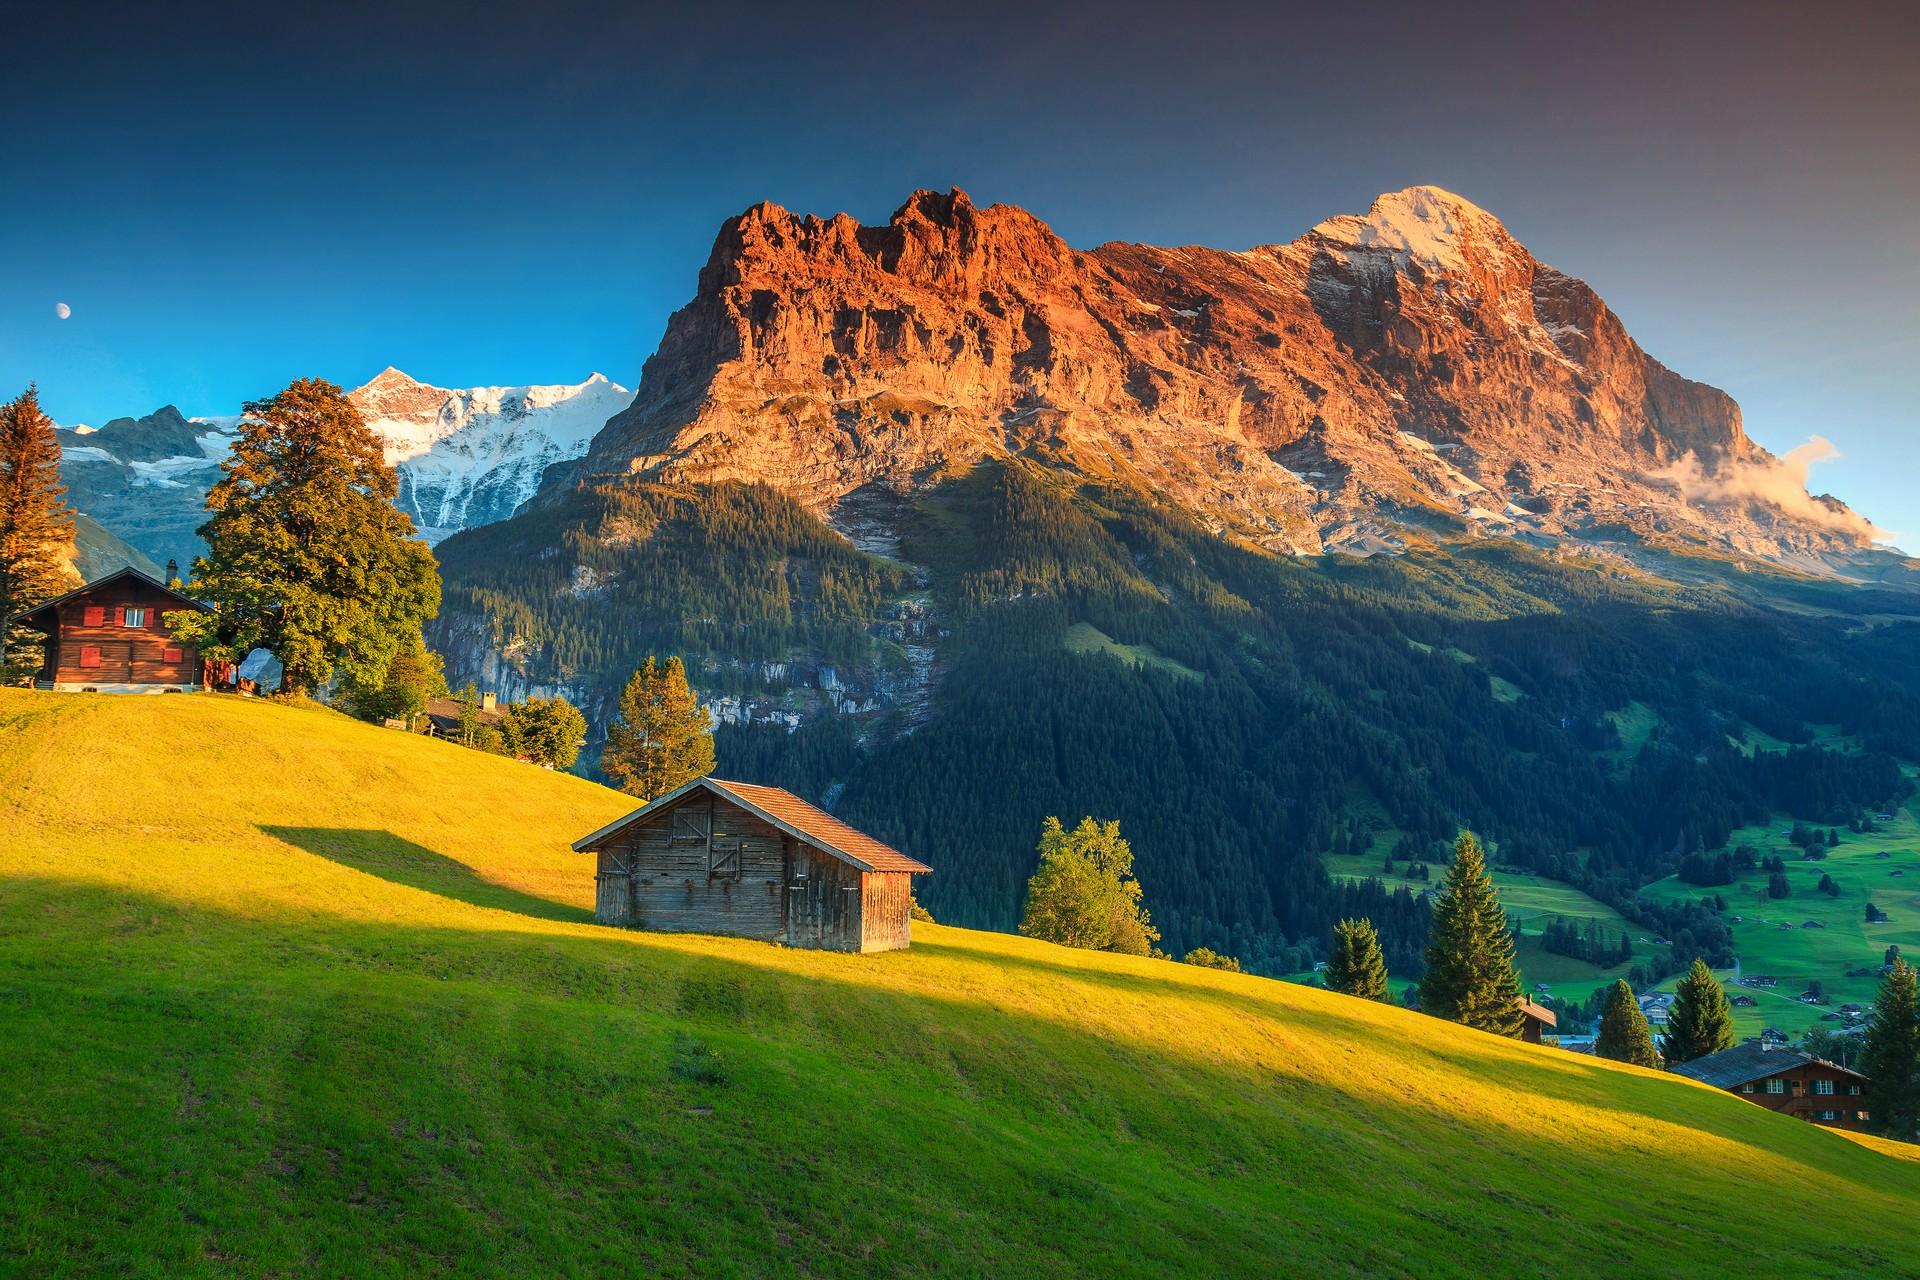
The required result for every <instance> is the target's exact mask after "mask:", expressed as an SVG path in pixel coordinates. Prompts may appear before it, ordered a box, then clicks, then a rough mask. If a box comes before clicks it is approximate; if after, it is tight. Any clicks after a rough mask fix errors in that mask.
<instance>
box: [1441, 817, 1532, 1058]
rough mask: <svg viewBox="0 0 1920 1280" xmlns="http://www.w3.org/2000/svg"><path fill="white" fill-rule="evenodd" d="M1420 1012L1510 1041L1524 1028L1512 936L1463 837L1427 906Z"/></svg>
mask: <svg viewBox="0 0 1920 1280" xmlns="http://www.w3.org/2000/svg"><path fill="white" fill-rule="evenodd" d="M1420 1008H1421V1009H1422V1010H1424V1011H1425V1012H1427V1013H1431V1014H1434V1015H1435V1016H1437V1017H1441V1018H1446V1019H1449V1020H1450V1021H1453V1022H1464V1023H1465V1024H1466V1025H1468V1026H1470V1027H1478V1028H1480V1030H1482V1031H1491V1032H1493V1033H1495V1034H1496V1035H1503V1036H1518V1035H1519V1034H1520V1032H1521V1030H1522V1028H1523V1026H1524V1025H1525V1019H1524V1017H1523V1016H1522V1014H1521V1012H1520V974H1519V972H1518V971H1517V970H1516V969H1515V968H1514V966H1513V935H1512V934H1511V933H1510V932H1509V931H1508V929H1507V916H1506V912H1505V911H1504V910H1503V909H1502V908H1501V906H1500V894H1499V893H1498V892H1497V891H1496V890H1495V889H1494V887H1493V877H1492V876H1491V875H1489V874H1488V872H1487V862H1486V856H1485V855H1484V854H1483V853H1482V852H1481V850H1480V840H1479V838H1478V837H1477V836H1475V835H1474V834H1473V832H1471V831H1462V832H1461V833H1460V835H1459V838H1458V839H1456V840H1455V841H1454V844H1453V866H1452V867H1451V868H1449V869H1448V871H1447V879H1446V883H1445V885H1444V886H1442V888H1441V890H1440V900H1439V901H1438V902H1436V903H1435V904H1434V908H1433V928H1432V931H1431V933H1430V934H1429V935H1428V941H1427V972H1426V976H1425V977H1423V978H1421V979H1420Z"/></svg>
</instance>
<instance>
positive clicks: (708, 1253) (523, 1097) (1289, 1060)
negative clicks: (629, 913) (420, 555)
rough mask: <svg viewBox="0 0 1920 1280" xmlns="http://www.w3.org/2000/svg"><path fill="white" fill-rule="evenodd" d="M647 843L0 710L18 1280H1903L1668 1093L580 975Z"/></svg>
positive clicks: (695, 974) (618, 803) (650, 977)
mask: <svg viewBox="0 0 1920 1280" xmlns="http://www.w3.org/2000/svg"><path fill="white" fill-rule="evenodd" d="M628 807H629V801H628V800H627V799H626V798H624V797H621V796H618V795H615V794H613V793H611V792H608V791H605V790H603V789H601V788H599V787H597V786H594V785H592V784H590V783H587V782H583V781H581V780H579V779H576V778H571V777H567V776H564V775H557V774H552V773H546V772H543V771H540V770H538V769H535V768H532V767H530V766H524V765H518V764H515V763H513V762H510V761H506V760H502V759H499V758H496V757H491V756H485V755H481V754H478V753H474V752H469V751H465V750H463V749H461V748H459V747H456V746H452V745H448V744H445V743H438V742H431V741H427V740H424V739H421V738H417V737H410V736H407V735H404V734H400V733H395V732H391V731H387V730H382V729H377V728H372V727H369V726H365V725H361V724H357V723H354V722H352V721H349V720H347V719H345V718H343V717H340V716H337V715H335V714H333V713H331V712H327V711H324V710H320V709H315V708H297V707H285V706H276V705H271V704H266V703H259V702H251V701H244V700H238V699H229V698H219V697H212V696H204V695H201V696H188V697H166V698H112V697H107V698H101V697H87V696H81V695H52V694H31V693H22V692H16V691H0V1030H3V1031H4V1037H5V1038H4V1046H5V1050H6V1051H5V1052H4V1053H0V1273H4V1274H17V1275H23V1276H35V1277H43V1276H44V1277H60V1276H80V1275H112V1276H145V1277H180V1276H199V1275H220V1276H226V1275H234V1276H256V1275H258V1276H264V1275H285V1276H294V1275H298V1276H327V1277H344V1276H361V1275H368V1276H395V1277H399V1276H418V1275H424V1274H460V1275H475V1276H479V1275H497V1276H535V1275H537V1276H588V1275H602V1274H639V1275H660V1276H692V1275H700V1276H749V1275H773V1276H860V1277H882V1276H895V1275H916V1274H925V1275H955V1276H996V1277H998V1276H1041V1275H1061V1276H1103V1277H1104V1276H1133V1275H1139V1276H1165V1275H1189V1276H1262V1277H1266V1276H1273V1275H1301V1276H1332V1275H1368V1276H1407V1277H1443V1276H1473V1277H1484V1276H1488V1275H1523V1274H1524V1275H1542V1276H1544V1275H1553V1276H1589V1275H1590V1276H1617V1275H1717V1274H1733V1273H1737V1274H1740V1275H1743V1276H1793V1277H1805V1276H1809V1275H1818V1276H1845V1275H1861V1276H1865V1275H1874V1276H1893V1275H1913V1274H1916V1273H1920V1247H1917V1246H1916V1244H1915V1238H1914V1234H1913V1228H1912V1223H1913V1220H1914V1215H1915V1213H1916V1211H1920V1163H1915V1162H1913V1161H1911V1160H1908V1159H1905V1158H1897V1157H1895V1156H1890V1155H1889V1154H1888V1153H1887V1152H1885V1151H1883V1150H1882V1149H1880V1144H1873V1143H1862V1142H1855V1141H1850V1140H1849V1139H1847V1138H1845V1137H1843V1136H1841V1135H1839V1134H1836V1133H1833V1132H1829V1131H1826V1130H1822V1129H1816V1128H1813V1127H1810V1126H1807V1125H1805V1124H1801V1123H1799V1122H1796V1121H1793V1120H1789V1119H1785V1118H1783V1117H1780V1116H1777V1115H1774V1114H1772V1113H1770V1112H1767V1111H1765V1110H1763V1109H1761V1108H1759V1107H1755V1106H1752V1105H1750V1104H1748V1103H1745V1102H1742V1101H1741V1100H1740V1099H1738V1098H1736V1097H1733V1096H1731V1095H1727V1094H1723V1093H1718V1092H1715V1091H1712V1090H1709V1089H1706V1088H1704V1087H1701V1086H1697V1085H1694V1084H1692V1083H1690V1082H1687V1081H1683V1080H1679V1079H1675V1078H1672V1077H1668V1076H1663V1075H1660V1074H1658V1073H1654V1072H1648V1071H1641V1070H1638V1069H1635V1068H1629V1067H1623V1066H1618V1065H1615V1064H1611V1063H1603V1062H1598V1061H1595V1060H1593V1059H1590V1058H1584V1057H1579V1056H1576V1055H1573V1054H1568V1053H1565V1052H1562V1051H1559V1050H1554V1049H1544V1048H1538V1047H1533V1046H1528V1045H1523V1044H1519V1043H1516V1042H1513V1041H1506V1040H1500V1039H1496V1038H1493V1037H1489V1036H1486V1035H1483V1034H1480V1033H1478V1032H1473V1031H1469V1030H1465V1029H1463V1028H1458V1027H1454V1026H1452V1025H1449V1024H1446V1023H1441V1022H1438V1021H1435V1020H1433V1019H1429V1018H1425V1017H1422V1016H1420V1015H1418V1014H1413V1013H1408V1012H1406V1011H1404V1010H1400V1009H1395V1008H1390V1007H1386V1006H1379V1005H1372V1004H1365V1003H1361V1002H1357V1001H1353V1000H1350V999H1346V998H1344V997H1340V996H1335V995H1332V994H1329V993H1326V992H1323V991H1315V990H1308V989H1305V988H1301V987H1297V986H1292V985H1288V984H1284V983H1278V982H1270V981H1265V980H1262V979H1258V978H1252V977H1246V976H1241V975H1235V974H1223V973H1217V972H1214V971H1209V970H1200V969H1194V968H1190V967H1187V966H1181V965H1176V964H1172V963H1168V962H1164V961H1152V960H1138V959H1127V958H1121V957H1114V956H1105V955H1097V954H1092V953H1086V952H1075V951H1069V950H1065V949H1062V948H1058V947H1054V946H1050V945H1047V944H1043V943H1037V942H1032V941H1028V940H1024V939H1020V938H1015V937H1009V936H1004V935H996V934H984V933H974V932H969V931H965V930H959V929H950V928H940V927H937V926H936V927H920V926H916V929H915V943H914V946H913V948H912V949H911V950H910V951H907V952H896V953H891V954H884V955H875V956H846V955H831V954H822V953H815V952H804V951H790V950H786V949H783V948H778V947H773V946H767V945H761V944H755V943H749V942H744V941H733V940H726V939H719V938H705V937H688V936H678V937H676V936H665V935H650V934H645V933H633V932H624V931H618V930H611V929H604V928H600V927H598V926H596V925H594V924H593V923H592V921H591V919H590V916H589V912H588V903H589V902H590V899H591V893H592V878H591V867H590V866H589V865H588V864H587V862H586V860H585V859H583V858H581V857H579V856H577V855H575V854H573V853H571V852H569V851H568V849H567V843H568V842H569V841H570V840H571V839H572V838H574V837H575V836H577V835H579V834H581V833H583V832H585V831H587V830H590V829H592V828H593V827H595V826H597V825H600V824H601V823H603V822H605V821H606V820H608V819H609V818H611V817H612V816H614V815H616V814H618V813H621V812H623V811H624V810H625V809H627V808H628ZM936 874H937V871H936ZM1890 905H1891V904H1890ZM1906 1154H1907V1153H1904V1152H1902V1153H1899V1156H1904V1155H1906ZM1788 1206H1808V1207H1809V1209H1808V1211H1806V1212H1788V1211H1784V1210H1785V1209H1786V1208H1787V1207H1788Z"/></svg>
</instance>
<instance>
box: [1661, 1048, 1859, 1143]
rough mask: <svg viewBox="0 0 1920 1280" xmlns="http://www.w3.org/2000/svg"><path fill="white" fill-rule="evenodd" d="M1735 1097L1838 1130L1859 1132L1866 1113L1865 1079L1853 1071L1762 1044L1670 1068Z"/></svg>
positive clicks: (1676, 1072) (1821, 1059)
mask: <svg viewBox="0 0 1920 1280" xmlns="http://www.w3.org/2000/svg"><path fill="white" fill-rule="evenodd" d="M1671 1070H1672V1071H1673V1073H1674V1074H1675V1075H1677V1076H1686V1077H1687V1078H1688V1079H1690V1080H1698V1081H1700V1082H1701V1083H1703V1084H1710V1085H1712V1086H1714V1087H1715V1088H1716V1089H1725V1090H1726V1091H1727V1092H1729V1093H1737V1094H1739V1095H1740V1096H1741V1097H1743V1098H1745V1099H1746V1100H1747V1101H1748V1102H1757V1103H1759V1104H1760V1105H1761V1106H1763V1107H1766V1108H1768V1109H1769V1110H1772V1111H1780V1112H1784V1113H1785V1114H1787V1115H1790V1116H1798V1117H1799V1118H1800V1119H1802V1120H1810V1121H1812V1122H1813V1123H1814V1124H1824V1125H1831V1126H1833V1127H1835V1128H1840V1129H1864V1128H1866V1125H1867V1112H1866V1111H1865V1109H1864V1106H1865V1100H1864V1099H1863V1097H1862V1096H1861V1095H1862V1092H1863V1089H1864V1086H1865V1085H1866V1083H1867V1078H1866V1077H1865V1076H1863V1075H1861V1074H1860V1073H1859V1072H1858V1071H1854V1070H1851V1069H1849V1068H1847V1067H1843V1066H1841V1065H1840V1064H1839V1063H1837V1062H1828V1061H1827V1060H1826V1059H1824V1058H1816V1057H1813V1056H1812V1055H1810V1054H1805V1053H1799V1052H1796V1051H1795V1050H1792V1049H1789V1048H1787V1047H1786V1046H1785V1045H1775V1044H1773V1043H1772V1042H1770V1041H1766V1040H1749V1041H1747V1042H1746V1043H1745V1044H1738V1045H1735V1046H1734V1047H1733V1048H1731V1049H1726V1050H1723V1051H1721V1052H1719V1053H1710V1054H1708V1055H1707V1056H1706V1057H1704V1058H1695V1059H1694V1060H1693V1061H1692V1062H1682V1063H1680V1064H1679V1065H1678V1066H1676V1067H1673V1068H1671Z"/></svg>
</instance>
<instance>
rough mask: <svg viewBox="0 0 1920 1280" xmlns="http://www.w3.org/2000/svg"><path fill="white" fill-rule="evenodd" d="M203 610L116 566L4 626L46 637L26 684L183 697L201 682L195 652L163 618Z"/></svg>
mask: <svg viewBox="0 0 1920 1280" xmlns="http://www.w3.org/2000/svg"><path fill="white" fill-rule="evenodd" d="M185 609H193V610H198V611H201V612H205V610H206V606H205V605H203V604H201V603H200V602H199V601H197V600H193V599H189V598H188V597H186V596H183V595H181V594H180V593H179V592H178V591H175V590H173V589H172V588H171V587H168V586H166V585H165V584H163V583H160V582H157V581H155V580H154V579H152V578H149V577H148V576H147V575H146V574H144V573H141V572H140V571H139V570H138V569H121V570H120V571H119V572H117V573H110V574H108V575H107V576H106V577H104V578H100V579H98V580H97V581H94V582H89V583H88V584H87V585H86V586H84V587H80V588H78V589H77V590H73V591H69V592H68V593H67V594H66V595H63V596H57V597H55V598H54V599H52V600H49V601H47V602H46V603H45V604H41V605H36V606H35V607H34V608H31V609H26V610H23V611H22V612H20V613H18V614H15V615H14V616H13V618H11V619H10V620H9V621H11V622H14V623H18V624H19V625H20V626H23V627H27V628H30V629H32V630H34V631H38V632H41V633H42V634H44V635H45V636H46V637H47V643H46V650H45V652H46V657H45V659H44V660H43V661H42V663H41V665H40V670H39V672H38V673H37V674H36V675H35V676H34V685H35V687H37V688H41V689H53V690H57V691H62V692H74V693H81V692H84V693H186V692H189V691H191V690H194V689H197V688H199V687H200V685H201V675H202V673H201V669H200V654H199V652H198V651H197V650H196V649H195V648H194V646H192V645H190V644H183V643H182V642H180V641H178V640H175V639H174V638H173V636H172V634H171V633H170V632H168V630H167V624H166V615H167V614H168V613H177V612H179V611H181V610H185Z"/></svg>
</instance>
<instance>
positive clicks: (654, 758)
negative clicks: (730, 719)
mask: <svg viewBox="0 0 1920 1280" xmlns="http://www.w3.org/2000/svg"><path fill="white" fill-rule="evenodd" d="M600 769H601V771H602V772H603V773H605V774H606V775H607V778H608V779H609V780H610V781H611V782H612V783H613V785H614V786H616V787H618V788H620V790H622V791H624V792H626V793H627V794H628V795H630V796H638V797H640V799H642V800H653V799H656V798H657V797H659V796H663V795H665V794H667V792H669V791H672V790H673V789H674V788H675V787H679V786H682V785H684V784H686V783H689V782H692V781H693V780H694V779H695V778H700V777H705V776H706V775H707V774H709V773H712V772H713V717H712V716H710V715H708V714H707V709H706V708H705V707H703V706H701V705H700V702H699V699H697V698H696V697H694V694H693V690H692V688H691V687H689V686H688V684H687V668H686V665H685V664H684V663H682V662H681V661H680V659H678V658H668V659H667V661H666V663H665V664H664V665H663V664H661V663H659V662H656V661H655V660H654V659H653V658H652V657H651V656H649V657H648V658H647V660H646V661H645V662H644V663H642V664H641V667H640V669H639V670H638V671H636V672H634V673H633V675H632V677H631V678H629V679H628V681H627V687H626V688H625V689H624V690H623V691H622V692H621V694H620V715H619V718H618V719H616V720H615V721H614V722H613V723H612V724H611V725H609V726H607V745H606V747H605V749H604V750H602V751H601V753H600Z"/></svg>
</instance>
